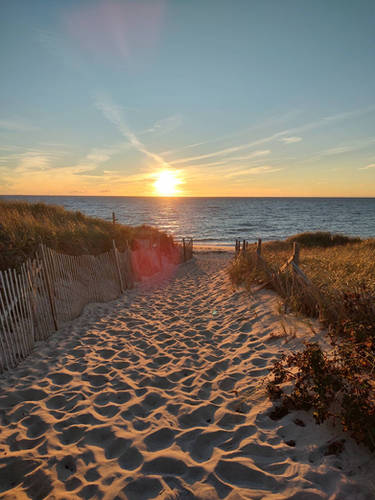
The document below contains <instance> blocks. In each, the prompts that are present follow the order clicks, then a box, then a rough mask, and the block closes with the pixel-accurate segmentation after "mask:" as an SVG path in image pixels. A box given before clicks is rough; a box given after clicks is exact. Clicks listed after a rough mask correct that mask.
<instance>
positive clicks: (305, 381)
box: [229, 233, 375, 450]
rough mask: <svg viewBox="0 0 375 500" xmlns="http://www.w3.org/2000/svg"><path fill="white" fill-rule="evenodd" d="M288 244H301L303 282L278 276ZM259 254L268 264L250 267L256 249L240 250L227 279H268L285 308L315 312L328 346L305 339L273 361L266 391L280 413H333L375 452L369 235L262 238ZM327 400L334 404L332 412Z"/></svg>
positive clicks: (374, 244) (374, 263) (374, 307)
mask: <svg viewBox="0 0 375 500" xmlns="http://www.w3.org/2000/svg"><path fill="white" fill-rule="evenodd" d="M293 242H298V243H299V245H300V256H299V267H300V268H301V269H302V271H303V272H304V273H305V275H306V276H307V277H308V279H309V280H310V282H311V284H310V285H306V284H304V283H301V281H300V280H298V279H296V277H295V276H294V273H293V271H292V270H291V269H290V268H288V269H287V270H286V271H284V272H282V273H277V270H278V269H279V268H280V266H281V265H282V264H284V263H285V262H286V261H287V259H288V258H289V257H290V256H291V254H292V246H293ZM262 256H263V259H264V260H265V262H266V263H267V268H265V266H262V265H258V264H257V258H256V248H255V246H254V248H253V249H252V248H251V247H250V248H248V251H247V252H246V253H245V254H239V255H238V256H237V257H236V258H235V259H234V260H233V262H232V263H231V265H230V268H229V273H230V276H231V278H232V281H233V282H234V283H236V284H240V283H242V284H246V285H247V287H248V288H249V289H250V288H251V286H252V284H253V283H254V282H257V283H265V284H267V283H268V286H270V287H271V288H274V289H275V290H276V291H277V292H278V293H279V294H280V295H281V296H282V297H283V299H284V304H285V308H286V309H287V310H292V311H294V312H298V313H302V314H305V315H308V316H315V317H319V319H320V320H321V322H322V323H323V325H324V326H325V327H326V329H327V330H326V331H327V332H328V335H329V340H330V342H331V346H332V347H331V351H330V352H325V351H324V350H322V348H321V346H320V345H318V344H316V343H309V342H308V340H309V339H306V346H305V348H304V350H303V351H302V352H298V353H292V354H290V355H288V356H284V357H283V358H282V359H281V361H279V362H276V363H275V365H274V369H273V374H274V378H273V379H272V381H271V382H270V384H269V386H268V388H269V393H270V395H271V396H272V395H274V394H278V395H279V396H281V398H282V405H281V407H280V408H281V410H280V411H282V412H283V411H287V410H288V409H292V408H294V409H312V410H313V414H314V417H315V419H316V421H317V423H321V422H322V421H324V420H325V419H328V418H332V417H333V418H334V419H335V420H336V421H340V422H341V423H342V425H343V428H344V429H346V430H348V431H349V432H350V434H351V435H352V436H353V437H354V438H355V439H356V441H357V442H360V443H364V444H365V445H366V446H368V447H369V448H370V449H371V450H375V384H374V374H375V239H367V240H360V239H359V238H350V237H346V236H342V235H338V236H336V235H331V234H330V233H303V234H299V235H294V236H292V237H290V238H288V239H287V240H284V241H271V242H267V243H265V244H264V245H263V246H262ZM270 270H271V274H272V273H274V274H273V279H270ZM286 380H289V381H292V382H293V384H294V385H293V390H292V391H291V392H290V394H283V391H282V390H281V385H280V384H282V383H283V382H285V381H286ZM333 399H335V400H337V401H339V404H336V410H335V411H333V410H332V404H331V403H332V401H333Z"/></svg>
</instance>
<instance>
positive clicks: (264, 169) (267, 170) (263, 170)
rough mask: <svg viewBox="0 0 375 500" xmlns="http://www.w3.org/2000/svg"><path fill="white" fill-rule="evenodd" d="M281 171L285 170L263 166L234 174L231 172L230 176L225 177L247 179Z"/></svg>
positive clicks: (234, 172)
mask: <svg viewBox="0 0 375 500" xmlns="http://www.w3.org/2000/svg"><path fill="white" fill-rule="evenodd" d="M280 170H283V169H282V168H275V167H272V166H270V165H263V166H261V167H253V168H246V169H242V170H236V171H233V172H229V173H228V174H226V175H224V177H227V178H230V179H231V178H232V177H245V176H247V175H261V174H271V173H273V172H279V171H280Z"/></svg>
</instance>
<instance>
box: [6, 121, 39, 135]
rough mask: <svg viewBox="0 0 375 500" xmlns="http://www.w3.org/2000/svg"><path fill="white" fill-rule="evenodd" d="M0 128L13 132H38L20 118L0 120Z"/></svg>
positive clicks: (36, 128) (33, 126) (34, 127)
mask: <svg viewBox="0 0 375 500" xmlns="http://www.w3.org/2000/svg"><path fill="white" fill-rule="evenodd" d="M0 128H4V129H6V130H11V131H14V132H31V131H33V130H38V127H36V126H35V125H32V124H31V123H29V122H27V121H26V120H24V119H22V118H6V119H0Z"/></svg>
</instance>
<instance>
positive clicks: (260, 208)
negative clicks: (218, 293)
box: [2, 196, 375, 246]
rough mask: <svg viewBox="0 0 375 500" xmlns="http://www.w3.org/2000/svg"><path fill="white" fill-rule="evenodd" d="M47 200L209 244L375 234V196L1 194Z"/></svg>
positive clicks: (227, 244) (368, 235)
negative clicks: (304, 235) (314, 233)
mask: <svg viewBox="0 0 375 500" xmlns="http://www.w3.org/2000/svg"><path fill="white" fill-rule="evenodd" d="M2 198H13V199H18V200H20V199H22V200H27V201H32V202H35V201H42V202H45V203H51V204H55V205H62V206H63V207H65V208H67V209H69V210H80V211H81V212H83V213H84V214H86V215H91V216H95V217H100V218H103V219H106V220H111V219H112V212H115V214H116V217H117V219H118V221H119V222H121V223H123V224H129V225H139V224H150V225H152V226H157V227H159V228H160V229H162V230H165V231H167V232H169V233H172V234H173V235H174V236H175V237H177V238H181V237H184V236H186V237H189V236H191V237H193V238H194V241H196V242H197V243H201V244H209V245H225V246H229V245H233V244H234V241H235V239H236V238H241V239H247V240H249V241H255V240H256V239H257V238H262V239H263V240H272V239H280V238H286V237H287V236H290V235H292V234H295V233H300V232H304V231H331V232H333V233H343V234H347V235H351V236H360V237H363V238H366V237H375V198H146V197H144V198H142V197H139V198H135V197H111V196H2Z"/></svg>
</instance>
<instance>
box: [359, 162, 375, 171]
mask: <svg viewBox="0 0 375 500" xmlns="http://www.w3.org/2000/svg"><path fill="white" fill-rule="evenodd" d="M370 168H375V163H370V165H366V166H365V167H361V168H359V169H358V170H369V169H370Z"/></svg>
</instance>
